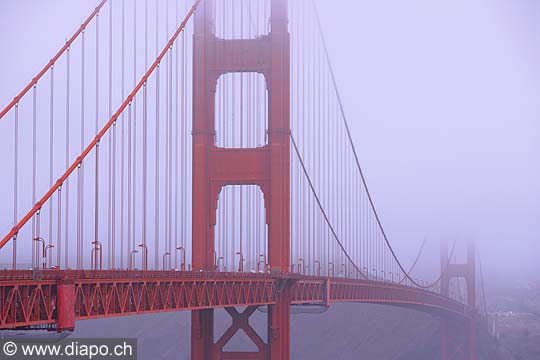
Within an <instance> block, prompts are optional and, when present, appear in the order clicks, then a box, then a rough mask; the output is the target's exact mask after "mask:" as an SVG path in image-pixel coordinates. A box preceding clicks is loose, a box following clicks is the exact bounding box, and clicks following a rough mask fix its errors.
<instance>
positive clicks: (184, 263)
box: [176, 246, 186, 271]
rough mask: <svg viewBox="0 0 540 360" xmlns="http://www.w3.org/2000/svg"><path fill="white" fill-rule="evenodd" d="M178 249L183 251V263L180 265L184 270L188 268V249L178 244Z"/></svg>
mask: <svg viewBox="0 0 540 360" xmlns="http://www.w3.org/2000/svg"><path fill="white" fill-rule="evenodd" d="M176 250H180V251H181V252H182V264H181V265H180V270H181V271H184V270H186V249H185V248H184V247H183V246H178V247H177V248H176Z"/></svg>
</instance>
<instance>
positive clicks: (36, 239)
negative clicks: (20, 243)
mask: <svg viewBox="0 0 540 360" xmlns="http://www.w3.org/2000/svg"><path fill="white" fill-rule="evenodd" d="M32 240H34V241H39V242H41V248H42V252H41V257H42V267H43V269H46V268H47V252H46V251H45V246H46V245H45V240H44V239H43V238H42V237H40V236H37V237H35V238H33V239H32ZM37 268H38V269H39V265H38V266H37Z"/></svg>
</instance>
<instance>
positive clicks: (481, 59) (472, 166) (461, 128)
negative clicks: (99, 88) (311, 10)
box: [0, 0, 540, 278]
mask: <svg viewBox="0 0 540 360" xmlns="http://www.w3.org/2000/svg"><path fill="white" fill-rule="evenodd" d="M292 1H294V0H292ZM96 3H97V1H88V0H84V1H83V0H79V1H68V0H63V1H61V0H49V1H38V0H33V1H32V0H3V1H2V2H1V3H0V19H1V21H0V44H1V46H2V49H3V51H2V54H3V55H2V56H1V58H0V78H1V79H2V86H1V87H0V107H2V108H3V107H4V106H5V105H6V104H7V103H8V102H9V101H11V99H12V98H13V97H14V96H15V95H16V94H17V93H18V91H19V90H20V89H21V88H22V87H23V86H24V85H26V83H27V82H28V81H29V80H30V79H31V78H32V77H33V76H34V74H35V73H36V72H37V71H38V70H39V69H41V67H42V66H43V65H44V64H45V63H46V62H47V61H48V60H49V58H50V57H51V56H52V55H53V54H54V53H55V52H56V51H57V49H58V48H59V47H60V46H61V45H62V44H63V43H64V40H65V39H66V38H68V37H70V36H71V34H72V33H73V31H74V30H75V29H76V28H77V27H78V26H79V24H80V23H81V22H82V20H83V19H84V18H85V17H86V16H87V15H88V14H89V12H90V11H91V9H93V8H94V7H95V5H96ZM318 6H319V11H320V15H321V21H322V23H323V28H324V29H325V36H326V40H327V43H328V47H329V51H330V55H331V58H332V59H331V60H332V64H333V67H334V71H335V73H336V78H337V82H338V86H339V89H340V93H341V97H342V99H343V102H344V106H345V112H346V114H347V117H348V120H349V123H350V124H351V126H352V132H353V137H354V140H355V143H356V146H357V147H358V150H359V155H360V161H361V163H362V166H363V169H364V171H365V174H366V176H367V181H368V185H369V186H370V190H371V192H372V196H373V197H374V199H375V203H376V207H377V209H378V211H379V213H380V215H381V218H382V221H383V224H384V226H385V229H386V231H387V233H388V235H389V238H390V240H391V241H392V243H393V244H395V246H396V248H397V252H398V255H399V256H401V257H403V258H404V259H405V260H406V261H405V262H406V263H410V262H412V260H413V259H414V256H415V255H416V252H417V251H418V248H419V247H420V245H421V243H422V241H423V239H424V238H427V239H428V246H427V250H426V253H425V254H423V257H422V262H423V263H426V262H431V263H438V261H439V256H438V243H439V241H440V240H447V241H450V242H451V241H453V240H456V239H457V240H459V241H468V240H473V241H475V242H476V243H477V245H478V249H479V252H480V255H481V257H482V260H483V263H484V264H483V265H484V270H485V272H486V273H488V274H491V275H498V276H500V275H506V276H508V277H511V276H515V275H518V276H525V278H531V277H534V276H536V278H537V277H538V270H539V267H538V262H537V259H538V255H539V254H540V241H539V238H540V231H539V229H538V226H537V219H538V218H540V206H539V200H540V199H539V194H540V174H539V171H538V166H537V161H533V159H537V158H538V155H540V145H539V144H540V142H539V140H540V126H539V125H538V121H537V119H538V118H540V107H539V106H538V101H537V94H540V67H538V64H539V63H540V43H539V42H538V39H539V38H540V23H539V22H538V16H539V15H540V3H538V2H536V1H532V0H527V1H526V0H524V1H519V2H517V1H510V0H475V1H467V0H458V1H437V2H433V1H428V0H424V1H421V0H413V1H406V2H398V1H393V2H390V1H379V0H365V1H358V0H355V1H352V0H350V1H345V0H340V1H322V0H321V1H318ZM3 121H6V120H3ZM2 193H3V194H9V190H7V189H4V190H2ZM6 196H7V195H6Z"/></svg>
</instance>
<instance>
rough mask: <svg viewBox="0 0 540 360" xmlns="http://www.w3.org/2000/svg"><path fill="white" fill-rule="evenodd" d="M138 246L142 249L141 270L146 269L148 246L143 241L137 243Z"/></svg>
mask: <svg viewBox="0 0 540 360" xmlns="http://www.w3.org/2000/svg"><path fill="white" fill-rule="evenodd" d="M139 247H140V248H142V249H143V251H144V254H143V264H142V268H143V270H148V247H147V246H146V244H145V243H142V244H139Z"/></svg>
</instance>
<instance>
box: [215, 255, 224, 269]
mask: <svg viewBox="0 0 540 360" xmlns="http://www.w3.org/2000/svg"><path fill="white" fill-rule="evenodd" d="M220 260H221V263H222V264H223V262H224V261H225V258H223V256H220V257H218V259H217V270H218V271H221V269H222V267H221V266H219V264H220V263H219V261H220Z"/></svg>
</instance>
